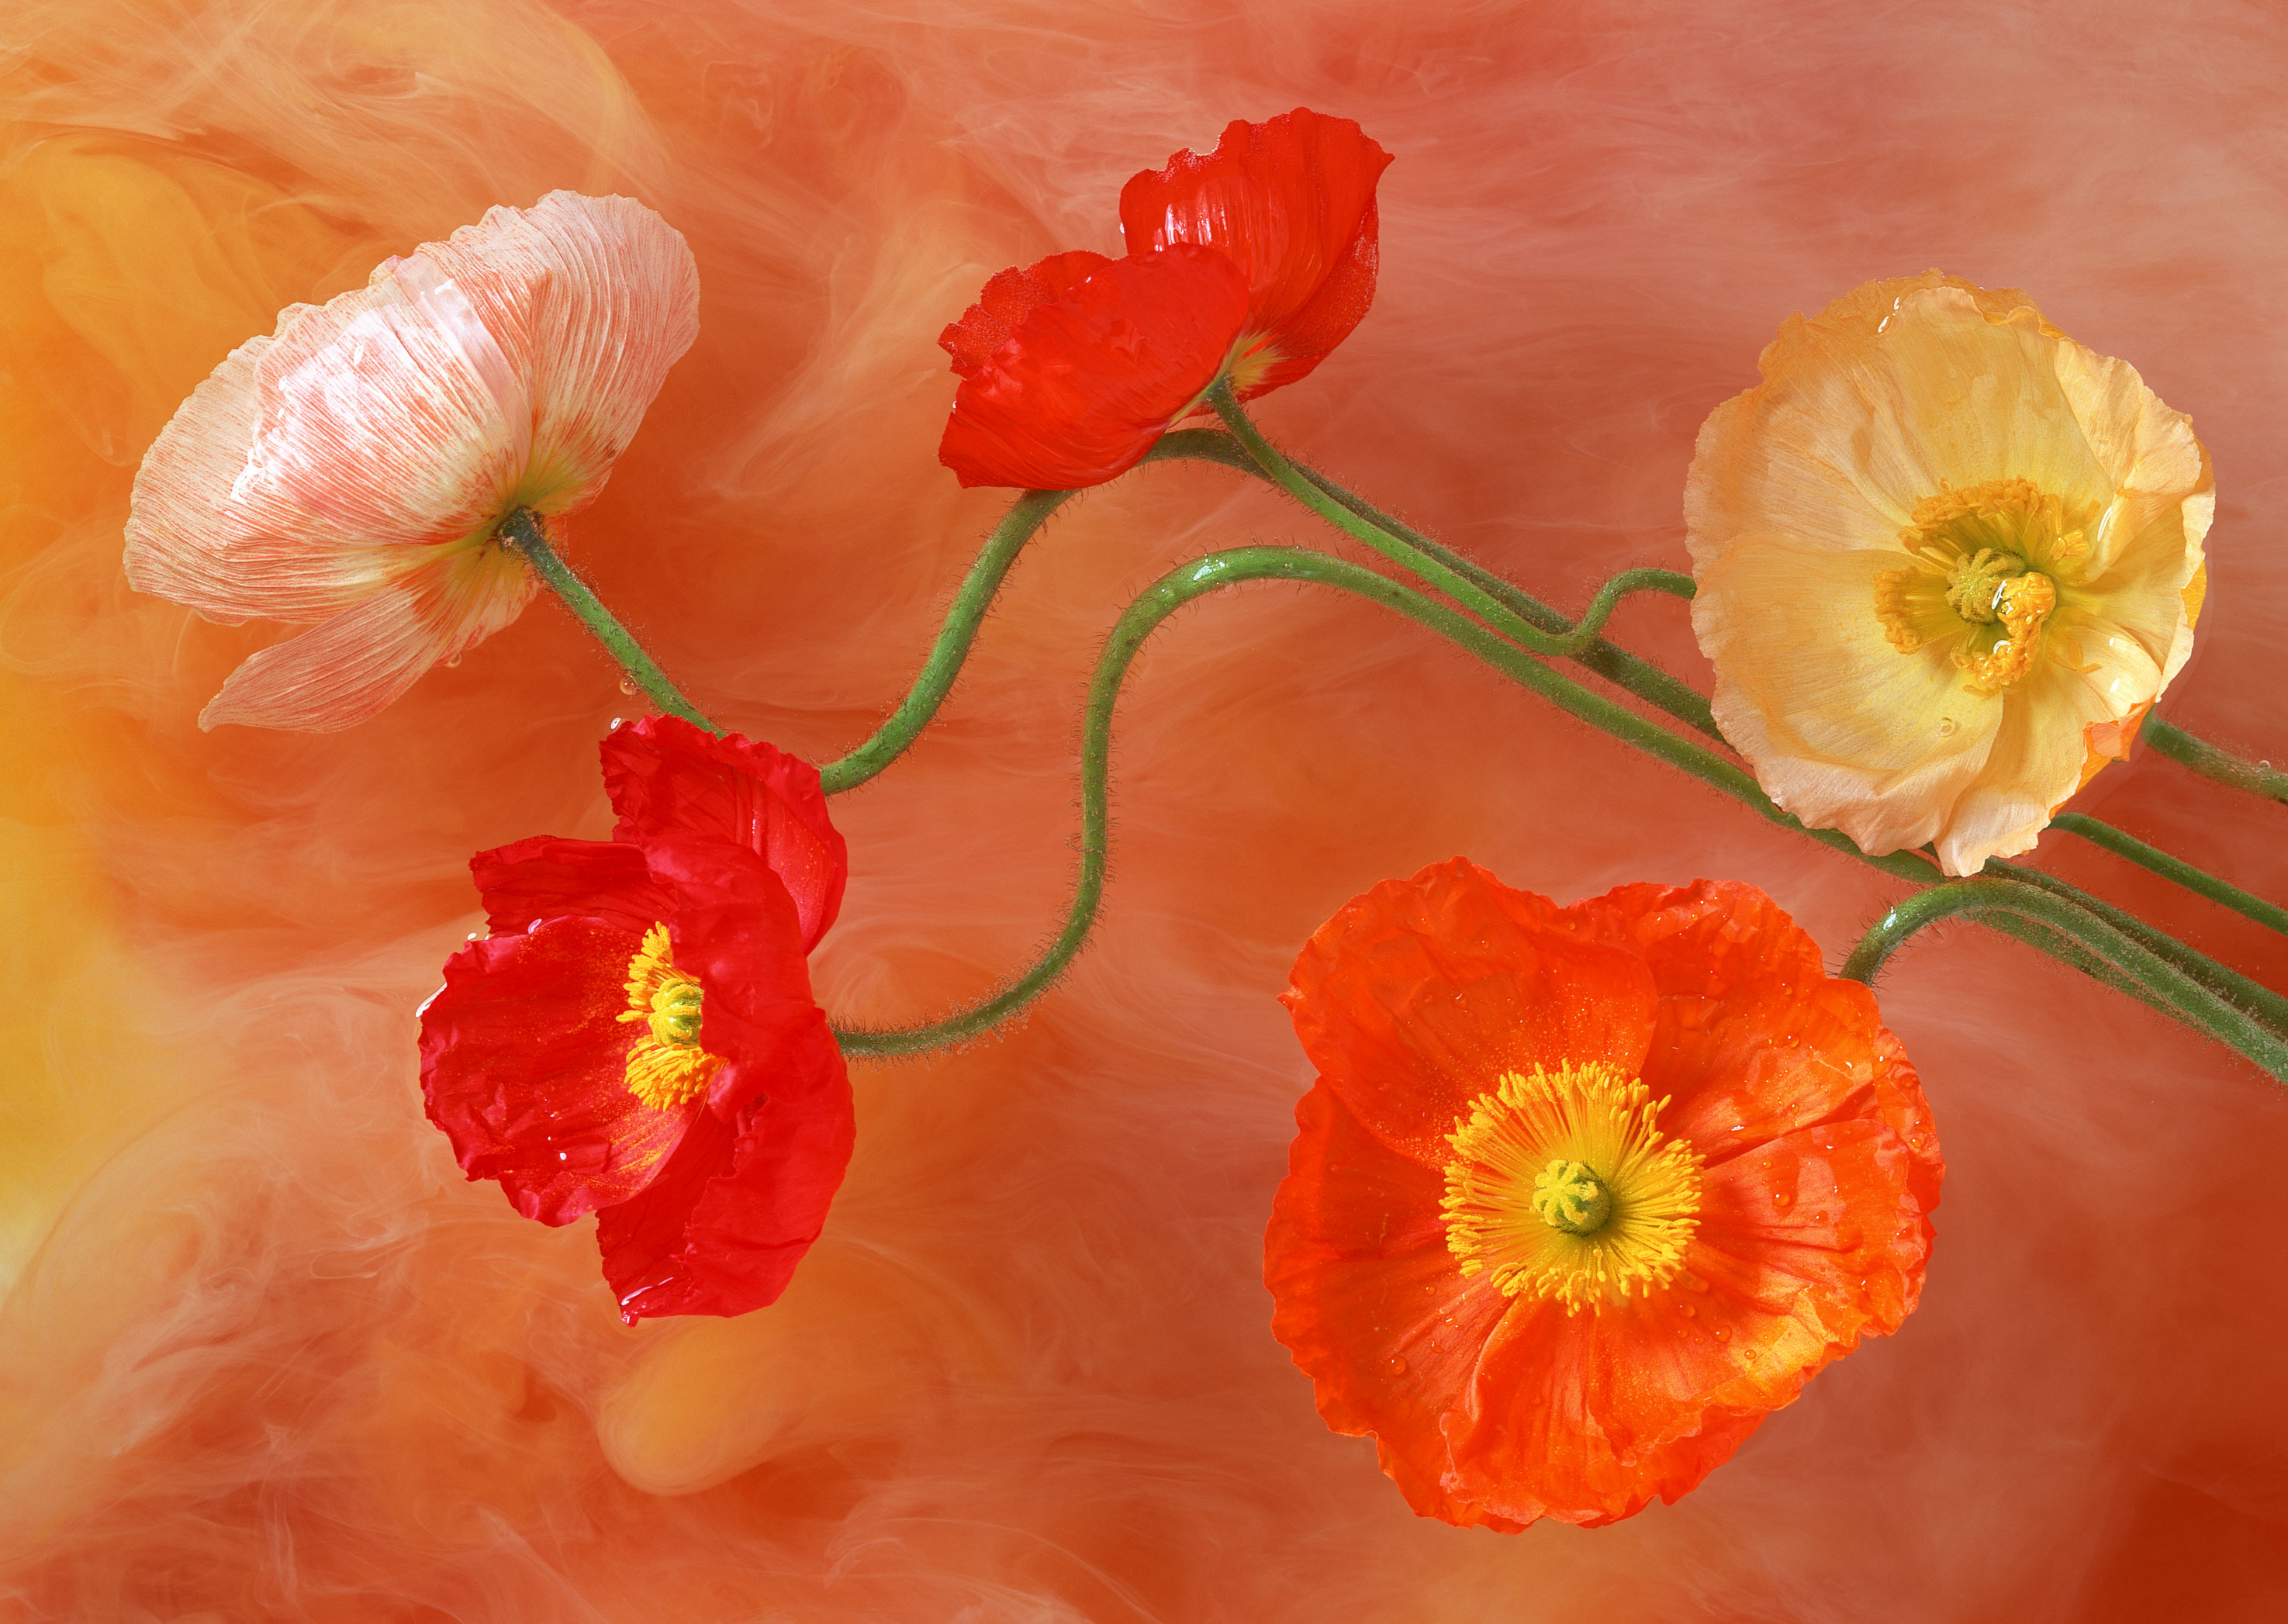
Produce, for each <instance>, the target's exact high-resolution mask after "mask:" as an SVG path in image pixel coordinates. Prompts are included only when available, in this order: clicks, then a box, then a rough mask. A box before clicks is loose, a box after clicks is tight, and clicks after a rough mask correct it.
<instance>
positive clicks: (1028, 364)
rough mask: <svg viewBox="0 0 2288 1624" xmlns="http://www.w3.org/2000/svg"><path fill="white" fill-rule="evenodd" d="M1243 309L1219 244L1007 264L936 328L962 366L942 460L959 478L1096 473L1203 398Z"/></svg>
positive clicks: (1113, 471) (1099, 477) (1115, 470)
mask: <svg viewBox="0 0 2288 1624" xmlns="http://www.w3.org/2000/svg"><path fill="white" fill-rule="evenodd" d="M1246 315H1247V282H1246V279H1245V278H1243V276H1241V274H1240V273H1239V268H1238V267H1237V266H1236V265H1233V264H1232V262H1231V261H1230V260H1228V259H1227V258H1225V257H1223V256H1222V255H1221V254H1219V253H1218V252H1216V251H1215V250H1213V249H1204V248H1193V247H1190V246H1188V245H1184V246H1180V247H1178V248H1176V249H1174V250H1170V251H1169V252H1167V253H1164V254H1134V255H1131V256H1130V257H1128V258H1126V259H1106V258H1104V257H1102V256H1100V255H1097V254H1086V253H1074V254H1057V255H1053V256H1052V257H1049V258H1047V259H1044V260H1042V261H1041V262H1040V263H1039V264H1037V265H1033V266H1031V267H1030V268H1029V269H1027V270H1023V271H1015V270H1011V271H1004V272H1002V273H1000V274H999V275H997V276H996V277H994V278H993V280H992V281H989V282H988V283H986V284H985V291H984V292H983V293H982V294H981V295H980V296H979V297H978V302H977V303H976V304H974V305H971V306H970V307H969V309H968V311H967V312H966V313H964V315H963V316H962V318H961V320H960V321H957V322H955V323H954V324H953V325H952V326H950V327H949V328H947V329H945V332H944V334H943V335H942V336H941V337H940V338H939V339H938V342H939V343H940V344H941V345H944V346H945V349H946V351H947V352H948V353H949V354H951V355H952V357H953V366H954V370H955V371H957V372H958V373H960V374H961V375H962V384H961V387H960V389H959V390H958V391H957V392H955V395H954V398H953V416H951V417H950V418H949V419H948V420H947V422H946V425H945V437H944V439H943V440H941V442H940V443H939V446H938V461H940V462H941V463H944V464H945V465H946V466H947V467H948V468H950V469H952V470H953V471H954V472H955V473H956V474H957V475H959V476H960V479H961V482H962V483H963V484H964V485H1015V486H1021V487H1024V488H1025V489H1028V490H1072V489H1076V488H1077V487H1082V486H1087V485H1101V484H1102V483H1103V482H1104V481H1105V480H1107V479H1113V478H1115V477H1116V476H1117V475H1120V474H1124V473H1125V472H1127V471H1129V470H1130V469H1131V468H1133V467H1135V466H1136V464H1137V463H1140V462H1141V461H1142V460H1143V458H1144V454H1145V453H1146V452H1147V451H1149V450H1150V449H1151V448H1152V445H1153V442H1154V441H1156V440H1158V439H1159V438H1160V436H1161V435H1163V434H1164V433H1166V432H1168V430H1169V428H1170V426H1171V425H1172V424H1174V423H1175V422H1176V420H1177V419H1178V418H1180V417H1181V416H1184V414H1185V413H1187V412H1188V411H1190V410H1191V409H1192V408H1193V407H1194V406H1196V404H1198V402H1199V399H1200V397H1201V396H1202V395H1203V394H1204V393H1206V392H1207V388H1208V385H1209V384H1212V383H1214V382H1215V380H1216V376H1217V375H1218V374H1219V373H1220V372H1221V371H1222V370H1223V367H1224V363H1225V361H1226V360H1228V359H1230V356H1231V353H1232V343H1233V340H1234V339H1235V338H1237V337H1238V336H1239V329H1240V324H1241V322H1242V321H1244V320H1245V319H1246Z"/></svg>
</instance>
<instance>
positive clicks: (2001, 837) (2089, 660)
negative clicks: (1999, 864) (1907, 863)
mask: <svg viewBox="0 0 2288 1624" xmlns="http://www.w3.org/2000/svg"><path fill="white" fill-rule="evenodd" d="M2077 630H2078V631H2079V634H2080V635H2079V638H2078V640H2077V644H2076V645H2075V647H2076V648H2077V652H2078V656H2079V659H2080V660H2081V661H2082V663H2083V664H2084V665H2085V666H2086V667H2088V668H2089V669H2081V670H2077V669H2071V668H2070V666H2069V665H2068V664H2067V663H2066V660H2065V659H2064V658H2060V657H2055V656H2046V657H2045V658H2044V660H2043V661H2042V662H2041V663H2040V664H2039V665H2038V666H2037V667H2036V668H2035V669H2034V671H2033V673H2032V674H2031V675H2030V677H2028V678H2027V679H2026V680H2025V681H2024V682H2022V683H2020V684H2018V685H2015V686H2014V687H2013V688H2012V689H2011V690H2010V691H2009V695H2008V702H2007V703H2006V705H2005V706H2004V707H2003V711H2002V725H2001V726H2000V728H1999V729H1998V730H1997V732H1996V733H1995V736H1994V748H1993V749H1992V750H1990V752H1988V755H1987V758H1986V764H1985V766H1984V767H1983V768H1982V770H1981V771H1980V772H1979V774H1978V777H1977V778H1976V779H1975V780H1974V781H1973V782H1972V783H1971V784H1970V786H1969V787H1968V788H1966V790H1965V791H1964V793H1963V795H1962V797H1961V799H1960V800H1959V801H1958V802H1957V803H1956V804H1955V805H1954V807H1953V809H1952V815H1951V816H1950V818H1949V820H1948V821H1947V824H1946V827H1945V828H1942V830H1941V831H1940V832H1939V835H1938V844H1937V849H1938V859H1939V864H1940V866H1941V867H1943V868H1944V869H1945V870H1946V871H1947V873H1949V874H1975V873H1977V872H1978V871H1979V869H1981V868H1982V867H1985V865H1986V860H1987V859H1988V858H1990V857H2015V856H2016V855H2017V854H2018V853H2020V852H2029V851H2031V850H2032V849H2033V847H2034V844H2035V843H2036V842H2037V841H2038V840H2039V839H2040V838H2041V835H2042V830H2043V829H2044V828H2047V827H2048V825H2049V821H2050V815H2051V813H2052V812H2054V811H2055V810H2056V808H2057V807H2058V806H2059V805H2060V804H2062V803H2063V802H2064V801H2065V800H2066V799H2067V798H2068V797H2070V796H2071V795H2072V794H2073V792H2074V791H2075V790H2077V789H2078V788H2081V785H2082V782H2083V778H2082V768H2083V766H2084V764H2085V761H2086V759H2087V756H2088V752H2089V749H2090V745H2091V733H2090V730H2091V729H2092V728H2095V727H2102V726H2104V725H2108V724H2110V723H2114V722H2117V721H2119V720H2121V719H2122V718H2124V717H2127V716H2128V715H2129V714H2130V713H2131V712H2132V711H2133V710H2136V709H2139V708H2140V707H2141V706H2149V705H2150V704H2151V702H2152V701H2153V699H2154V696H2155V695H2156V694H2157V693H2159V692H2160V691H2161V670H2160V668H2159V667H2158V666H2157V665H2156V664H2155V663H2154V662H2153V657H2152V656H2151V655H2150V654H2147V653H2146V652H2145V649H2144V647H2143V646H2142V645H2141V644H2140V643H2139V642H2138V641H2137V639H2136V638H2133V637H2130V636H2129V635H2128V634H2127V633H2126V632H2124V631H2121V630H2118V629H2115V628H2111V627H2109V625H2108V623H2107V622H2104V621H2103V620H2101V619H2099V618H2096V617H2091V618H2089V619H2088V620H2086V621H2085V622H2083V623H2082V624H2081V625H2080V626H2079V627H2078V628H2077Z"/></svg>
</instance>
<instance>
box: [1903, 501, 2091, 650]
mask: <svg viewBox="0 0 2288 1624" xmlns="http://www.w3.org/2000/svg"><path fill="white" fill-rule="evenodd" d="M2100 517H2101V510H2100V509H2099V507H2098V506H2097V504H2095V503H2083V504H2081V505H2079V506H2077V508H2076V509H2075V510H2074V511H2072V512H2070V513H2069V512H2068V511H2066V504H2065V502H2064V499H2063V498H2062V497H2059V496H2054V495H2049V494H2047V493H2046V492H2045V491H2043V490H2041V489H2039V488H2038V487H2036V486H2035V485H2034V484H2033V483H2032V482H2031V481H2030V480H2026V479H1990V480H1988V481H1986V482H1985V483H1984V484H1982V485H1973V486H1966V487H1963V488H1961V489H1959V490H1956V489H1947V490H1942V491H1941V492H1939V494H1938V495H1935V496H1926V497H1925V498H1923V500H1922V501H1920V502H1919V503H1916V504H1915V510H1914V513H1913V515H1912V519H1913V523H1911V525H1909V526H1908V527H1906V528H1904V529H1903V530H1901V531H1900V532H1899V540H1900V542H1901V543H1903V545H1904V546H1905V547H1906V550H1907V551H1908V552H1909V553H1911V555H1912V556H1913V559H1914V561H1913V562H1912V563H1911V564H1910V565H1908V566H1906V567H1905V568H1903V569H1894V570H1886V571H1884V572H1883V573H1882V574H1879V575H1878V576H1877V577H1876V578H1875V617H1876V619H1878V620H1879V621H1880V622H1882V623H1883V635H1884V637H1885V638H1887V639H1888V640H1889V642H1890V644H1891V646H1892V647H1894V648H1895V649H1897V650H1898V651H1899V652H1900V653H1901V654H1913V653H1914V652H1915V651H1916V650H1918V649H1919V648H1922V647H1923V646H1926V645H1927V644H1931V643H1935V642H1939V641H1941V640H1942V639H1950V640H1951V641H1952V642H1953V644H1954V646H1953V647H1952V648H1950V650H1949V651H1948V653H1949V655H1950V658H1951V659H1952V660H1953V661H1954V663H1955V665H1956V666H1957V668H1958V669H1961V670H1964V671H1966V672H1968V673H1969V675H1970V678H1971V687H1972V690H1973V691H1974V692H1976V693H1995V692H1996V691H1998V690H1999V689H2001V688H2005V687H2007V686H2008V685H2010V684H2012V683H2014V682H2016V681H2017V680H2018V679H2019V678H2020V677H2023V676H2025V675H2026V673H2027V672H2029V671H2030V670H2031V669H2033V668H2034V661H2035V658H2036V656H2037V655H2038V654H2040V653H2041V648H2042V622H2044V621H2045V620H2046V618H2047V617H2048V615H2049V614H2050V612H2051V611H2052V610H2054V609H2055V608H2056V607H2057V604H2058V587H2057V580H2056V577H2057V575H2058V574H2059V573H2060V572H2061V571H2062V572H2065V573H2066V574H2069V575H2072V574H2077V571H2078V568H2079V566H2080V562H2081V560H2082V559H2083V558H2086V557H2087V556H2088V553H2089V551H2090V546H2089V540H2088V530H2089V527H2090V526H2092V525H2093V524H2095V523H2096V522H2097V521H2098V519H2099V518H2100Z"/></svg>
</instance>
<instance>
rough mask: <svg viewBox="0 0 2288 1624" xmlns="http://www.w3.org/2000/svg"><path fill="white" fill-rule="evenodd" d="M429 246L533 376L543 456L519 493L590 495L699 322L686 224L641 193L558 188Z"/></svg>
mask: <svg viewBox="0 0 2288 1624" xmlns="http://www.w3.org/2000/svg"><path fill="white" fill-rule="evenodd" d="M422 253H423V254H424V255H425V256H426V257H429V258H431V259H433V261H434V262H435V263H436V265H437V266H438V268H439V269H440V270H441V271H442V272H443V273H444V274H445V275H446V276H448V277H449V278H451V279H452V281H453V282H454V283H455V285H457V287H458V288H460V289H462V290H463V291H464V292H465V295H466V297H467V298H468V301H469V303H470V304H471V305H472V306H473V307H474V308H475V310H476V311H477V312H478V313H480V315H481V317H482V319H483V321H484V324H485V326H486V327H487V328H488V329H490V330H491V331H494V332H496V333H498V334H500V335H502V338H501V345H502V348H503V350H504V352H505V353H507V355H508V356H509V359H510V360H511V363H512V367H513V368H515V370H516V371H517V373H518V375H519V376H520V377H521V378H522V379H523V380H524V381H525V384H526V387H527V389H528V392H529V397H530V402H531V408H530V409H531V419H530V422H531V428H530V439H531V455H530V457H529V459H528V463H527V465H526V466H525V467H524V469H523V470H522V471H521V472H520V479H519V482H518V487H517V489H516V490H515V491H514V492H513V493H512V498H511V500H512V503H513V504H514V505H522V506H531V507H536V508H538V509H540V510H542V511H544V512H548V513H568V512H572V511H576V510H578V509H579V508H582V507H584V506H585V505H586V504H587V503H589V502H591V501H592V500H593V499H594V498H595V496H596V494H597V493H598V492H599V491H600V490H602V489H603V487H604V481H605V479H606V478H607V476H608V474H609V473H610V471H611V466H612V463H613V462H614V461H615V460H616V458H617V457H618V456H619V455H620V453H621V452H623V451H624V450H625V449H626V448H627V445H628V442H629V441H630V440H632V439H634V438H635V432H636V428H637V425H638V424H640V423H641V422H642V421H643V415H644V412H645V410H646V408H648V407H649V406H650V405H651V402H652V398H653V397H654V396H655V395H656V394H658V392H659V389H660V385H661V384H663V382H665V380H666V377H667V372H668V368H670V367H671V366H673V365H674V364H675V362H676V361H677V360H679V358H680V357H681V356H682V354H683V353H684V352H685V351H687V350H688V349H689V348H690V347H691V344H692V340H693V339H695V337H698V334H699V271H698V267H697V265H695V263H694V261H693V259H692V257H691V250H690V248H689V247H688V245H687V244H686V243H685V242H684V240H683V236H682V234H681V233H679V232H678V231H677V230H676V229H675V228H674V227H673V226H670V225H669V224H668V223H667V222H666V221H665V220H663V219H661V218H659V216H658V215H656V214H655V213H653V212H652V211H651V210H648V209H647V208H645V207H644V206H643V205H642V204H641V203H639V202H635V201H634V200H633V199H632V198H625V197H584V196H582V195H580V194H578V193H576V192H551V193H549V194H547V195H546V196H545V197H544V198H542V199H541V200H540V201H539V202H537V203H536V204H534V205H533V206H532V207H531V208H530V209H505V208H496V209H491V210H487V211H486V213H485V218H483V219H482V220H481V221H479V222H478V223H477V224H476V225H474V226H463V227H462V228H461V229H460V230H458V231H457V232H455V233H454V234H452V236H451V237H450V238H449V240H448V241H446V242H441V243H431V244H428V245H425V247H424V248H423V250H422Z"/></svg>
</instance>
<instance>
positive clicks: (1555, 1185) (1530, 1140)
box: [1440, 1062, 1700, 1314]
mask: <svg viewBox="0 0 2288 1624" xmlns="http://www.w3.org/2000/svg"><path fill="white" fill-rule="evenodd" d="M1651 1092H1652V1091H1651V1090H1650V1089H1648V1088H1646V1087H1645V1085H1644V1084H1643V1083H1642V1082H1641V1081H1632V1080H1627V1079H1624V1078H1623V1077H1622V1076H1621V1074H1620V1073H1618V1072H1617V1071H1615V1070H1614V1069H1613V1068H1612V1067H1610V1066H1604V1065H1601V1064H1598V1063H1596V1062H1591V1063H1590V1064H1588V1065H1586V1066H1570V1065H1566V1066H1559V1067H1558V1068H1557V1070H1556V1071H1555V1072H1554V1073H1549V1072H1545V1071H1544V1070H1543V1069H1542V1068H1541V1067H1540V1066H1535V1067H1534V1068H1533V1069H1532V1071H1531V1073H1529V1074H1521V1073H1516V1072H1507V1073H1504V1074H1503V1075H1502V1077H1501V1078H1500V1080H1499V1081H1498V1082H1497V1083H1496V1085H1495V1088H1494V1091H1493V1092H1492V1093H1490V1094H1482V1095H1480V1096H1479V1097H1478V1098H1477V1100H1476V1102H1475V1103H1474V1105H1472V1106H1471V1109H1470V1114H1469V1115H1468V1116H1466V1117H1462V1118H1458V1119H1456V1121H1455V1123H1454V1131H1453V1132H1452V1133H1450V1134H1449V1135H1448V1136H1447V1137H1446V1143H1447V1144H1448V1145H1450V1146H1451V1147H1452V1149H1453V1152H1454V1159H1453V1160H1452V1161H1450V1162H1448V1163H1447V1164H1446V1193H1445V1196H1444V1199H1443V1200H1442V1202H1441V1203H1440V1205H1441V1206H1442V1208H1443V1209H1444V1212H1443V1216H1444V1221H1445V1224H1446V1245H1447V1248H1448V1249H1449V1250H1450V1251H1451V1252H1452V1253H1453V1255H1454V1256H1455V1257H1457V1258H1458V1259H1459V1260H1460V1264H1461V1271H1462V1272H1463V1273H1464V1274H1466V1275H1470V1274H1477V1273H1480V1272H1482V1271H1491V1273H1492V1276H1493V1283H1494V1285H1495V1286H1496V1287H1498V1289H1499V1290H1500V1291H1501V1292H1502V1294H1503V1295H1505V1296H1518V1295H1526V1294H1530V1295H1533V1296H1537V1297H1553V1298H1555V1299H1557V1300H1558V1301H1559V1302H1561V1303H1563V1304H1564V1305H1565V1311H1566V1312H1567V1313H1569V1314H1570V1313H1577V1312H1578V1311H1580V1310H1582V1309H1584V1308H1585V1309H1588V1310H1589V1311H1591V1312H1596V1311H1599V1310H1601V1309H1602V1308H1604V1307H1605V1306H1606V1305H1607V1304H1609V1303H1617V1302H1619V1301H1621V1300H1622V1299H1624V1298H1625V1297H1627V1296H1628V1295H1631V1294H1632V1293H1637V1294H1642V1293H1645V1292H1649V1291H1650V1290H1651V1289H1652V1288H1653V1287H1656V1286H1664V1285H1666V1284H1667V1283H1668V1282H1669V1280H1670V1279H1672V1278H1673V1277H1674V1276H1675V1274H1676V1271H1677V1270H1678V1269H1679V1268H1680V1267H1681V1266H1682V1264H1683V1262H1684V1248H1685V1247H1686V1245H1687V1243H1688V1242H1689V1241H1690V1240H1691V1239H1692V1234H1693V1231H1694V1230H1695V1229H1696V1227H1697V1226H1698V1224H1699V1221H1700V1220H1699V1217H1698V1216H1697V1215H1698V1213H1699V1211H1700V1154H1699V1153H1698V1152H1697V1151H1696V1150H1694V1149H1693V1148H1692V1146H1691V1145H1689V1144H1688V1143H1687V1142H1685V1141H1684V1140H1682V1139H1678V1138H1672V1137H1669V1136H1668V1135H1665V1134H1664V1133H1662V1132H1661V1131H1660V1129H1658V1128H1657V1127H1656V1126H1655V1124H1656V1121H1657V1120H1658V1118H1659V1116H1660V1113H1661V1110H1662V1108H1663V1107H1664V1106H1665V1105H1667V1104H1668V1101H1667V1100H1666V1099H1664V1098H1663V1099H1654V1098H1652V1097H1650V1096H1651Z"/></svg>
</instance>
